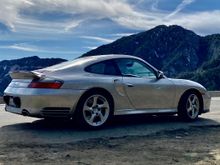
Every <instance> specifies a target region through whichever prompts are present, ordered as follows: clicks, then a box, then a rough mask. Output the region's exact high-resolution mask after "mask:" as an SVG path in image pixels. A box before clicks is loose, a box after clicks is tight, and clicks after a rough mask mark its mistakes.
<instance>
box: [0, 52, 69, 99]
mask: <svg viewBox="0 0 220 165" xmlns="http://www.w3.org/2000/svg"><path fill="white" fill-rule="evenodd" d="M64 61H66V60H64V59H61V58H45V59H41V58H39V57H37V56H33V57H27V58H21V59H17V60H4V61H1V62H0V95H1V96H2V95H3V92H4V90H5V88H6V87H7V86H8V84H9V83H10V81H11V78H10V76H9V74H8V73H9V72H10V71H15V70H26V71H30V70H36V69H41V68H44V67H47V66H51V65H55V64H58V63H61V62H64Z"/></svg>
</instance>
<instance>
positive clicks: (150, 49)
mask: <svg viewBox="0 0 220 165" xmlns="http://www.w3.org/2000/svg"><path fill="white" fill-rule="evenodd" d="M101 54H129V55H133V56H137V57H140V58H142V59H144V60H146V61H148V62H149V63H151V64H152V65H153V66H155V67H156V68H158V69H160V70H162V71H164V73H165V74H166V75H167V76H168V77H173V78H186V79H191V80H194V81H197V82H199V83H201V84H202V85H204V86H205V87H206V88H208V89H209V90H220V83H219V82H220V74H219V71H220V34H213V35H209V36H200V35H197V34H196V33H194V32H193V31H190V30H187V29H184V28H183V27H181V26H177V25H172V26H165V25H160V26H157V27H155V28H153V29H150V30H148V31H145V32H141V33H138V34H134V35H131V36H127V37H122V38H120V39H118V40H116V41H114V42H112V43H110V44H107V45H103V46H100V47H98V48H97V49H94V50H91V51H89V52H87V53H85V54H83V55H82V56H91V55H101Z"/></svg>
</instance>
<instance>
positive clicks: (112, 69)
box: [85, 60, 119, 75]
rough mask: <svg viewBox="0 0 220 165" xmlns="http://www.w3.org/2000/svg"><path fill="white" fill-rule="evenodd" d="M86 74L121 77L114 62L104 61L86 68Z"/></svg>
mask: <svg viewBox="0 0 220 165" xmlns="http://www.w3.org/2000/svg"><path fill="white" fill-rule="evenodd" d="M85 71H86V72H90V73H95V74H104V75H119V72H118V69H117V67H116V65H115V63H114V62H113V61H112V60H108V61H102V62H99V63H96V64H92V65H90V66H88V67H86V68H85Z"/></svg>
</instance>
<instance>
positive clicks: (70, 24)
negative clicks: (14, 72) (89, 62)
mask: <svg viewBox="0 0 220 165" xmlns="http://www.w3.org/2000/svg"><path fill="white" fill-rule="evenodd" d="M194 1H195V0H182V2H181V3H180V4H179V5H178V6H177V7H176V9H175V10H174V11H173V12H171V13H170V11H162V10H160V9H159V8H158V7H159V6H160V0H156V1H153V0H149V1H147V2H148V3H147V4H148V5H150V6H149V10H145V11H144V10H143V7H142V9H139V8H138V7H139V5H140V4H142V3H143V4H145V3H144V2H145V1H143V0H139V1H137V2H136V3H135V1H131V0H74V1H73V0H0V2H1V5H0V22H2V23H4V24H5V25H7V26H8V27H9V28H10V29H11V30H12V31H15V32H17V33H22V34H28V35H29V34H33V33H35V34H37V36H39V34H41V35H42V38H43V37H44V34H52V35H54V34H58V33H59V34H60V33H71V32H72V31H74V29H76V28H77V27H79V26H80V25H82V24H83V23H85V24H86V22H92V21H91V20H100V19H109V20H112V21H113V22H115V23H116V24H119V25H121V26H123V27H125V28H129V29H136V30H148V29H149V28H152V27H154V26H157V25H160V24H166V25H171V24H179V25H183V26H185V27H187V28H191V29H192V30H198V31H199V32H200V33H202V32H207V33H209V32H212V31H215V29H217V30H218V31H219V30H220V28H219V27H220V23H219V17H220V15H219V13H220V10H217V11H200V12H190V13H183V12H182V10H183V9H184V8H185V7H187V5H190V4H192V3H193V2H194ZM131 2H132V3H131ZM150 2H152V3H151V4H150ZM197 2H198V1H197ZM135 4H136V5H135ZM150 9H151V10H150ZM56 13H64V15H65V14H66V15H67V16H66V17H64V18H62V19H60V18H59V19H58V18H56V15H55V14H56ZM47 14H50V16H51V18H53V20H51V19H49V18H47V19H46V18H45V17H46V15H47ZM53 14H54V17H53ZM44 16H45V17H44ZM88 20H90V21H88ZM88 27H89V25H88ZM209 29H211V30H210V31H209ZM97 33H98V32H97ZM87 39H88V38H87ZM90 39H91V36H90ZM95 39H96V40H97V41H102V42H105V43H108V42H110V41H111V40H109V39H104V40H103V39H102V38H98V37H97V38H94V37H93V40H95Z"/></svg>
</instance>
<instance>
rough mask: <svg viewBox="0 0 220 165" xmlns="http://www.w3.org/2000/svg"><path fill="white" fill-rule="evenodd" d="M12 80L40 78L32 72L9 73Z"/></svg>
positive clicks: (39, 75)
mask: <svg viewBox="0 0 220 165" xmlns="http://www.w3.org/2000/svg"><path fill="white" fill-rule="evenodd" d="M9 75H10V76H11V78H12V79H35V78H40V77H42V75H41V74H38V73H36V72H32V71H14V72H9Z"/></svg>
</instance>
